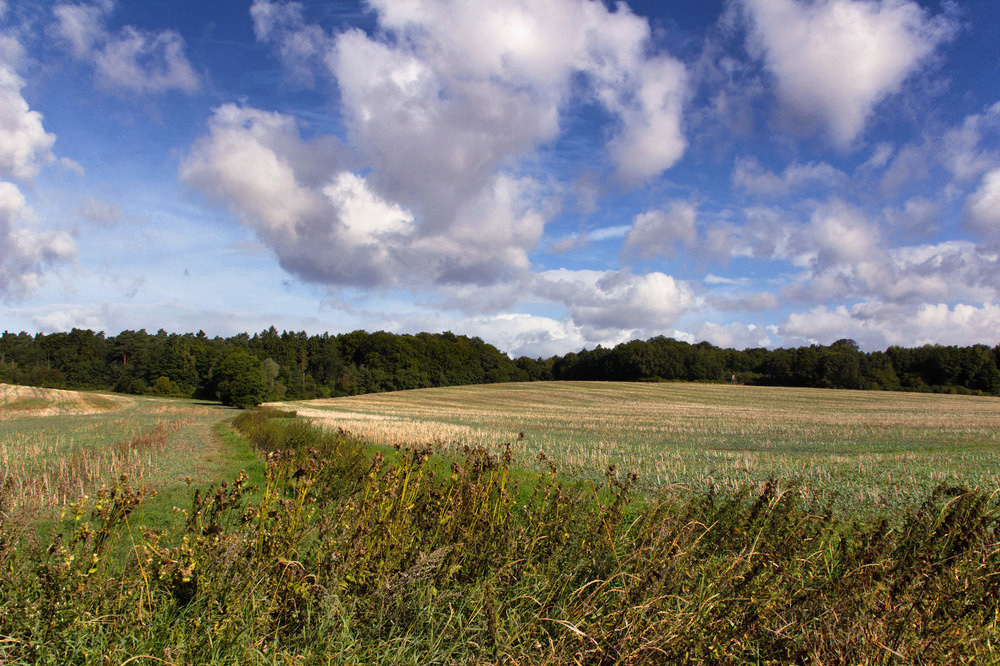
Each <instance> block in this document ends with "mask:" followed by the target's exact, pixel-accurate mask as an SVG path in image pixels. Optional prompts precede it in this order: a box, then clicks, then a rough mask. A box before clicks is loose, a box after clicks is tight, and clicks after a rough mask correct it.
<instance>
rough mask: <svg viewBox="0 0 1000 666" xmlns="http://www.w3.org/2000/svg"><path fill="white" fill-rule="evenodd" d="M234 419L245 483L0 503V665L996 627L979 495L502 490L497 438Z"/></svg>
mask: <svg viewBox="0 0 1000 666" xmlns="http://www.w3.org/2000/svg"><path fill="white" fill-rule="evenodd" d="M236 424H237V426H238V427H239V429H240V430H241V432H242V433H243V435H244V436H245V437H246V438H247V440H249V442H250V443H251V444H252V445H253V446H254V447H255V448H256V449H257V450H258V451H259V452H260V453H261V454H262V455H263V456H264V459H265V460H266V469H265V470H263V472H264V474H263V479H262V482H261V485H260V487H259V488H256V489H255V488H253V485H254V484H252V483H250V479H249V478H248V476H247V475H246V474H240V475H239V476H238V477H236V479H235V480H234V481H232V482H229V483H224V484H221V485H219V486H217V487H215V488H213V489H212V490H211V491H209V492H204V493H202V492H198V493H196V494H195V496H194V498H193V500H192V501H191V503H190V504H188V505H187V507H186V508H185V509H184V510H183V511H182V512H180V513H178V514H177V516H176V522H175V524H174V525H173V526H172V528H171V529H170V530H160V531H153V530H141V529H140V528H138V527H137V526H136V523H135V522H134V521H133V520H132V518H133V517H134V515H135V513H134V512H135V510H136V507H137V506H140V505H141V498H140V497H138V496H137V493H136V492H135V491H134V490H133V489H131V488H129V487H128V486H127V485H122V486H118V487H115V488H112V489H111V490H109V491H107V492H106V493H104V494H102V495H99V496H98V497H97V498H95V499H94V500H92V501H91V502H90V503H89V504H86V505H77V506H75V507H74V513H75V515H76V516H78V519H76V520H74V521H73V524H72V528H71V529H67V530H66V531H65V532H64V533H63V534H62V535H61V536H58V537H56V538H55V539H54V540H53V542H52V543H46V544H36V545H30V544H28V545H23V546H21V547H17V546H16V540H12V537H13V536H16V534H15V533H16V525H14V524H13V523H12V521H11V517H10V515H9V513H7V512H6V511H5V509H4V507H5V506H7V505H6V504H4V502H9V496H7V495H4V496H2V497H0V561H2V564H3V566H2V567H0V661H2V662H4V663H106V662H107V661H108V660H110V661H111V662H112V663H117V662H124V661H126V660H132V661H139V662H140V663H142V661H141V660H142V659H145V660H147V661H148V662H149V663H170V664H182V663H185V664H186V663H241V664H242V663H269V664H270V663H317V664H318V663H329V664H351V663H357V664H360V663H366V664H396V663H420V664H434V663H440V664H451V663H494V664H499V663H510V664H521V663H541V664H613V663H621V664H662V663H703V664H746V663H866V664H890V663H899V664H904V663H906V664H909V663H973V662H976V663H986V662H989V661H990V660H991V659H994V656H995V654H994V651H995V650H996V649H997V647H998V646H997V638H996V637H997V635H998V629H1000V627H998V615H1000V574H998V571H1000V516H998V513H1000V507H998V503H997V498H996V497H990V496H987V495H985V494H983V493H981V492H977V491H968V492H967V491H965V490H963V489H960V488H957V487H940V488H938V489H937V490H935V491H934V492H932V493H930V494H929V495H928V496H927V497H926V499H925V500H924V501H923V502H920V503H917V504H914V505H911V506H909V507H907V508H906V509H905V510H903V511H901V512H899V513H898V514H897V515H895V516H894V517H893V519H892V520H888V519H886V520H877V521H868V520H862V521H856V522H855V521H845V520H843V519H841V518H838V517H837V515H835V514H834V513H833V512H832V511H830V510H828V509H827V508H826V507H823V506H818V505H816V504H812V503H807V502H806V501H805V500H803V498H802V494H801V493H798V492H795V489H794V488H790V487H782V486H781V485H780V484H777V483H773V482H772V483H768V484H766V485H765V487H764V488H763V489H761V490H760V491H758V492H753V493H751V492H749V491H746V490H744V491H742V492H726V493H723V494H716V493H714V492H707V493H683V494H673V495H663V496H661V497H659V498H658V499H657V500H655V501H649V502H648V503H647V504H646V505H645V506H644V507H642V508H641V509H640V510H635V509H633V508H631V495H632V483H633V479H631V478H628V477H621V476H619V475H618V474H617V473H615V472H614V470H608V472H607V474H606V476H605V479H604V482H603V483H602V484H601V486H602V487H601V490H602V491H603V494H602V493H599V492H596V486H591V487H587V486H579V485H578V486H575V487H570V486H567V485H566V484H564V483H562V481H561V480H560V477H559V474H557V473H556V472H555V471H554V470H553V468H552V467H543V468H541V469H540V470H539V471H538V473H537V474H536V475H535V478H534V482H533V484H532V486H531V489H530V492H527V493H522V492H520V491H519V490H518V489H517V487H516V485H517V484H516V483H515V480H514V479H512V478H511V468H510V455H509V454H505V453H501V454H500V455H494V454H491V453H490V452H488V451H486V450H483V449H469V450H467V451H466V452H465V453H464V456H463V457H462V459H461V461H453V462H452V464H450V465H449V466H448V469H447V470H445V471H442V470H441V469H440V468H434V466H433V465H430V464H428V461H429V454H428V452H427V451H426V450H420V449H416V450H406V449H399V450H398V451H395V455H394V456H392V459H391V460H390V457H389V456H385V455H381V454H377V453H376V454H375V455H369V454H368V452H367V450H366V449H365V447H364V445H363V444H362V443H360V442H358V441H357V440H354V439H352V438H350V437H348V436H346V435H344V434H343V433H337V432H329V431H323V430H320V429H318V428H314V427H312V426H310V425H309V424H307V423H305V422H303V421H301V420H299V419H295V418H291V417H290V416H289V415H288V414H281V413H274V412H271V413H269V412H267V411H259V412H253V413H246V414H244V415H241V416H240V417H239V418H238V419H237V420H236ZM223 434H224V433H223ZM233 442H236V440H233ZM241 455H247V453H246V450H244V451H243V453H242V454H241ZM248 462H249V461H248ZM116 549H117V550H116ZM112 552H118V553H122V552H124V555H122V556H119V557H115V558H113V560H112V558H111V557H110V556H109V554H110V553H112ZM130 663H131V662H130Z"/></svg>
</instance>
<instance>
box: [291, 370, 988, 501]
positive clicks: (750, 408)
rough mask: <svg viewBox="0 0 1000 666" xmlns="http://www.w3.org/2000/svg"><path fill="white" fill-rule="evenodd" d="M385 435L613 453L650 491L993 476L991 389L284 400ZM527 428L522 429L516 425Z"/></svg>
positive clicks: (505, 387)
mask: <svg viewBox="0 0 1000 666" xmlns="http://www.w3.org/2000/svg"><path fill="white" fill-rule="evenodd" d="M282 406H283V407H284V408H293V409H295V410H296V411H297V412H298V413H299V414H301V415H302V416H308V417H311V418H313V419H316V420H317V421H318V422H320V423H323V424H324V425H325V426H327V427H331V428H343V429H344V430H347V431H350V432H352V433H354V434H357V435H360V436H362V437H364V438H365V439H367V440H368V441H370V442H372V443H375V444H380V445H396V444H402V445H426V444H430V445H433V446H434V447H435V448H436V449H438V450H455V449H458V448H461V447H462V446H464V445H466V444H468V445H481V446H487V447H492V448H496V447H499V446H500V445H502V444H503V443H505V442H510V443H512V444H513V445H514V452H515V461H516V464H518V465H519V466H522V467H527V468H532V467H536V466H537V465H538V462H537V458H538V456H539V454H540V453H543V454H544V455H545V456H547V457H548V458H549V459H551V460H553V461H555V463H556V464H557V465H558V466H559V467H560V469H562V470H563V471H565V472H568V473H570V474H573V475H582V476H585V477H594V478H599V477H600V476H602V475H603V472H604V470H605V469H606V468H607V467H608V466H609V465H616V466H617V467H618V468H619V469H620V470H622V471H624V472H631V471H634V472H636V473H638V474H639V475H640V480H641V483H642V484H643V486H644V487H645V488H646V489H648V490H650V491H654V490H657V489H660V488H664V487H668V486H673V485H682V486H687V487H692V488H705V487H708V486H712V485H715V486H722V487H728V488H735V487H738V486H740V485H751V486H759V484H761V483H763V482H764V481H766V480H767V479H768V478H776V479H780V480H782V481H783V482H785V483H791V482H794V483H796V484H798V487H799V491H800V492H802V493H803V494H804V495H805V496H807V497H810V498H815V499H817V500H819V501H828V500H829V501H834V502H836V503H839V504H864V505H867V506H872V507H892V506H895V505H898V504H900V503H902V502H905V501H906V500H907V499H911V498H913V497H918V496H921V495H923V494H925V493H926V492H928V491H929V490H930V489H931V488H933V487H935V486H937V485H939V484H942V483H946V484H954V485H966V486H972V487H977V488H982V489H986V490H988V491H991V490H993V489H997V488H1000V399H997V398H991V397H975V396H953V395H932V394H917V393H889V392H875V391H871V392H865V391H842V390H821V389H793V388H771V387H750V386H729V385H714V384H682V383H661V384H636V383H612V382H607V383H605V382H539V383H524V384H498V385H488V386H465V387H451V388H441V389H422V390H417V391H401V392H398V393H382V394H375V395H365V396H354V397H349V398H336V399H330V400H313V401H303V402H297V403H283V404H282ZM522 434H523V435H524V436H523V438H522V437H521V435H522Z"/></svg>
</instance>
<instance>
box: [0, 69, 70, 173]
mask: <svg viewBox="0 0 1000 666" xmlns="http://www.w3.org/2000/svg"><path fill="white" fill-rule="evenodd" d="M23 88H24V81H23V80H22V79H21V77H20V76H18V75H17V73H16V72H15V71H14V70H13V69H11V67H9V66H7V64H6V63H0V177H7V178H15V179H17V180H22V181H25V180H31V179H33V178H34V177H35V176H36V175H37V174H38V171H39V169H41V168H42V167H43V166H46V165H48V164H51V163H52V162H54V161H55V156H54V155H53V154H52V145H53V144H54V143H55V141H56V137H55V135H54V134H51V133H49V132H46V131H45V128H44V127H43V126H42V114H40V113H38V112H37V111H33V110H32V109H31V108H30V107H29V106H28V102H27V101H26V100H25V99H24V97H22V96H21V90H22V89H23Z"/></svg>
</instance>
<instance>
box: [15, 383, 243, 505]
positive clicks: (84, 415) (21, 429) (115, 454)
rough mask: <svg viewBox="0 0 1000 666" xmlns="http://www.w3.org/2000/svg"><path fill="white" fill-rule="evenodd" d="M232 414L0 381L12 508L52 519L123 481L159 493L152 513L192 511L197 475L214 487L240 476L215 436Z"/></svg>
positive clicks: (160, 400)
mask: <svg viewBox="0 0 1000 666" xmlns="http://www.w3.org/2000/svg"><path fill="white" fill-rule="evenodd" d="M233 414H234V411H233V410H228V409H223V408H221V407H219V406H217V405H210V404H203V403H198V402H194V401H187V400H171V399H165V398H146V397H135V396H120V395H110V394H96V393H86V392H77V391H60V390H52V389H39V388H32V387H24V386H10V385H5V384H0V469H3V470H4V476H5V477H6V483H8V484H11V490H12V491H13V492H12V497H13V498H14V501H15V506H14V507H13V509H14V510H16V511H17V512H18V513H20V514H37V513H39V512H50V513H51V511H53V510H59V509H60V508H61V507H65V506H67V505H69V504H71V503H73V502H77V501H79V500H80V499H81V498H82V497H84V496H86V495H92V494H93V493H94V492H95V491H96V489H98V488H99V487H100V486H102V485H108V486H109V485H112V484H114V483H115V481H116V480H117V479H118V478H119V477H120V476H121V475H123V474H124V475H126V476H127V477H128V479H129V481H130V483H131V484H132V485H133V486H135V487H137V488H138V487H142V488H145V489H148V490H156V491H157V492H158V493H159V495H160V497H159V498H158V501H156V502H154V503H153V504H152V505H148V506H149V508H152V506H154V505H156V506H158V505H168V504H170V503H177V504H184V503H186V502H187V501H188V495H189V490H188V484H187V479H188V478H190V479H191V480H192V482H193V483H195V484H206V483H209V482H213V481H216V480H219V479H222V478H225V477H226V476H235V474H236V473H237V472H238V471H239V468H238V467H237V465H238V464H239V461H237V460H235V459H234V457H233V456H234V453H233V451H232V450H231V447H227V446H225V445H224V444H223V442H222V441H221V440H220V438H219V436H218V434H215V433H213V426H214V425H215V424H217V423H219V422H221V421H224V420H225V419H227V418H231V417H232V415H233ZM234 468H235V469H234ZM161 508H162V507H161ZM166 508H167V509H169V508H170V507H169V506H166ZM153 522H156V521H153Z"/></svg>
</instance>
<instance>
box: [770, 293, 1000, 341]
mask: <svg viewBox="0 0 1000 666" xmlns="http://www.w3.org/2000/svg"><path fill="white" fill-rule="evenodd" d="M998 327H1000V306H998V305H996V304H993V303H984V304H982V305H974V304H969V303H956V304H954V305H948V304H945V303H921V304H918V305H914V306H909V307H903V306H899V305H894V304H887V303H883V302H880V301H866V302H863V303H859V304H857V305H854V306H852V307H847V306H844V305H840V306H836V307H833V308H830V307H828V306H825V305H823V306H817V307H815V308H813V309H812V310H809V311H807V312H798V313H793V314H791V315H789V316H788V318H787V320H786V321H785V322H784V323H783V324H782V325H781V326H779V327H778V329H779V335H780V336H781V337H782V340H783V344H784V345H786V346H792V345H797V344H813V343H820V344H829V343H831V342H833V341H835V340H838V339H841V338H852V339H854V340H857V341H858V342H859V343H860V345H861V347H862V348H864V349H868V350H874V349H885V348H886V347H888V346H890V345H904V346H908V347H913V346H920V345H925V344H942V345H961V346H967V345H973V344H980V343H984V342H986V343H990V344H992V343H993V342H994V341H995V340H996V331H997V329H998Z"/></svg>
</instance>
